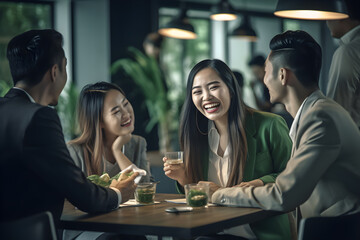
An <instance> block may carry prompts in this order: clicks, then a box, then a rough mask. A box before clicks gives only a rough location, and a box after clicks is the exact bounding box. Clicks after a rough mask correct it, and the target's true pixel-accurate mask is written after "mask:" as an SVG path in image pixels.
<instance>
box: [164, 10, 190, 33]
mask: <svg viewBox="0 0 360 240" xmlns="http://www.w3.org/2000/svg"><path fill="white" fill-rule="evenodd" d="M159 33H160V34H161V35H163V36H166V37H172V38H178V39H195V38H196V37H197V35H196V33H195V29H194V27H193V26H192V25H191V24H190V23H189V20H188V18H187V17H186V10H185V8H182V9H181V10H180V14H179V16H177V17H175V18H173V19H172V20H171V21H170V22H168V23H167V24H165V25H164V26H162V27H160V28H159Z"/></svg>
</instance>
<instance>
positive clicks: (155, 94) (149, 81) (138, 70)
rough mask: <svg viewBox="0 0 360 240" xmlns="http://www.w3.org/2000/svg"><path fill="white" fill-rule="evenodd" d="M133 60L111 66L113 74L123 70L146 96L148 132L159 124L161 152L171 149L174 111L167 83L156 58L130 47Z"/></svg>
mask: <svg viewBox="0 0 360 240" xmlns="http://www.w3.org/2000/svg"><path fill="white" fill-rule="evenodd" d="M128 51H129V53H130V56H131V58H123V59H119V60H117V61H115V62H114V63H113V64H112V66H111V73H112V74H115V73H116V72H118V71H120V70H122V71H123V72H124V73H125V74H127V75H128V76H130V77H131V78H132V79H133V81H134V82H135V83H136V85H137V86H138V87H139V88H140V89H141V91H142V93H143V95H144V96H145V99H146V100H145V104H146V106H147V109H148V112H149V116H150V121H149V122H148V124H147V126H146V131H147V132H150V131H151V130H152V128H153V127H154V126H155V125H156V124H159V133H158V134H159V141H160V142H159V146H160V151H161V152H163V153H164V152H165V151H167V150H169V149H171V146H170V145H171V144H170V142H171V141H170V126H171V121H173V120H174V119H173V111H171V102H170V100H169V97H168V94H167V91H166V89H167V88H166V85H165V81H163V79H162V73H161V70H160V67H159V64H158V62H157V61H156V59H155V58H153V57H149V56H146V55H145V54H143V53H142V52H141V51H140V50H138V49H136V48H134V47H130V48H129V49H128Z"/></svg>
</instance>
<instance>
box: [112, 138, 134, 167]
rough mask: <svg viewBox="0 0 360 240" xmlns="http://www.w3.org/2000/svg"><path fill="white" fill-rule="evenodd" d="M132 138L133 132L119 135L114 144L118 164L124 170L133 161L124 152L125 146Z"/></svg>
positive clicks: (113, 149) (113, 150)
mask: <svg viewBox="0 0 360 240" xmlns="http://www.w3.org/2000/svg"><path fill="white" fill-rule="evenodd" d="M130 139H131V134H127V135H125V136H118V137H117V138H116V139H115V141H114V143H113V145H112V152H113V154H114V157H115V159H116V162H117V164H118V165H119V167H120V170H123V169H125V168H127V167H128V166H130V165H131V164H132V162H131V161H130V160H129V159H128V158H127V157H126V156H125V154H124V153H123V152H122V148H123V146H124V145H125V144H126V143H128V142H129V141H130Z"/></svg>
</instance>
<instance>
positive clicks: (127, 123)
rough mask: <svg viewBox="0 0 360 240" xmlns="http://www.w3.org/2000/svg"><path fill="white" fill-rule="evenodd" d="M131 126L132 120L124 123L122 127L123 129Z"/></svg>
mask: <svg viewBox="0 0 360 240" xmlns="http://www.w3.org/2000/svg"><path fill="white" fill-rule="evenodd" d="M130 124H131V119H129V120H127V121H126V122H124V123H122V124H121V126H122V127H129V126H130Z"/></svg>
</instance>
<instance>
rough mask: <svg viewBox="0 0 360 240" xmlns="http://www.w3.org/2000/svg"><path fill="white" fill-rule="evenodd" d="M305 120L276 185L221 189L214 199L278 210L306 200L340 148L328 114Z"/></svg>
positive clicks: (284, 209)
mask: <svg viewBox="0 0 360 240" xmlns="http://www.w3.org/2000/svg"><path fill="white" fill-rule="evenodd" d="M304 119H305V120H304V123H303V124H301V126H300V125H299V130H298V138H300V139H299V144H298V146H299V147H298V149H297V150H296V151H295V152H294V155H293V156H292V158H291V159H290V160H289V162H288V164H287V166H286V168H285V170H284V171H283V172H282V173H281V174H280V175H279V176H278V177H277V179H276V182H275V183H274V184H267V185H265V186H263V187H257V188H255V187H247V188H241V187H236V188H225V189H220V190H218V191H216V192H215V193H214V195H213V196H212V201H213V202H214V203H218V204H224V205H235V206H242V207H260V208H263V209H266V210H278V211H290V210H292V209H293V208H295V207H297V206H299V205H300V204H302V203H304V202H305V201H306V200H307V199H308V198H309V197H310V195H311V193H312V191H313V190H314V188H315V186H316V184H317V183H318V181H319V179H320V178H321V177H322V175H323V174H324V173H325V172H326V171H327V169H328V168H329V166H330V165H331V164H332V163H333V162H334V161H335V160H336V158H337V155H338V153H339V150H340V139H339V134H338V130H337V129H336V125H335V124H334V122H332V119H331V118H330V117H328V116H326V113H324V112H320V111H319V112H318V113H317V116H316V117H314V116H313V117H311V116H306V117H304Z"/></svg>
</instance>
